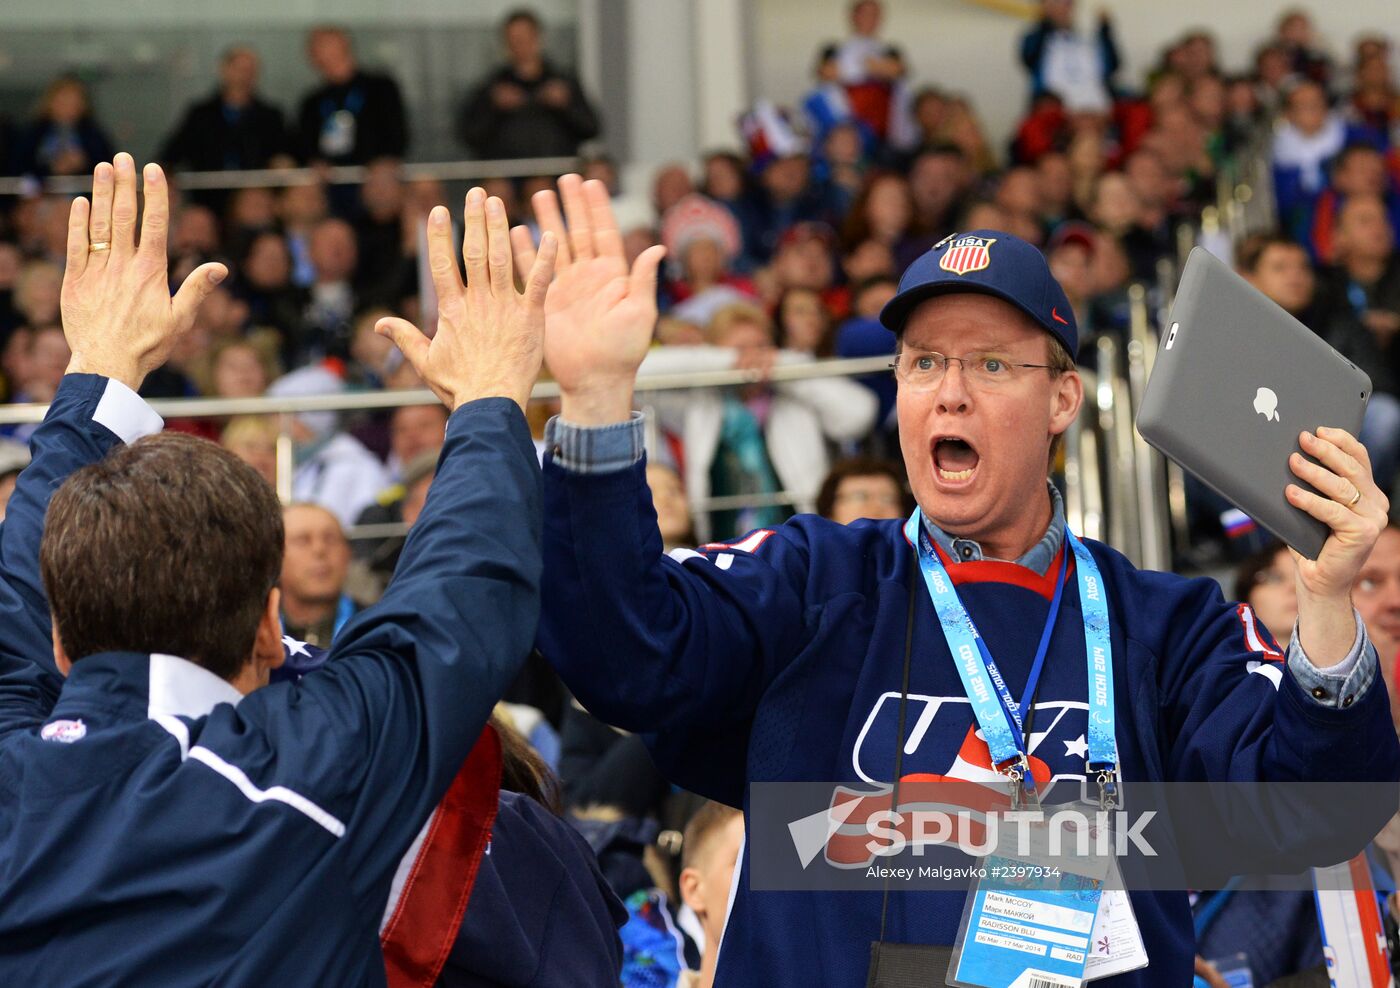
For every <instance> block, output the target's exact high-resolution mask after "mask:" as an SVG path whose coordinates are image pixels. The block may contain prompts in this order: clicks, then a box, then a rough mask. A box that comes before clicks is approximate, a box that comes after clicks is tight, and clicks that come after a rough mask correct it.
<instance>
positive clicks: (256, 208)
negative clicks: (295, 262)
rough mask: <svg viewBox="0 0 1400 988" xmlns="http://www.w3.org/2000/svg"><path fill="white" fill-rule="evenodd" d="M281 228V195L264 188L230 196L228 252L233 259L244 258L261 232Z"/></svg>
mask: <svg viewBox="0 0 1400 988" xmlns="http://www.w3.org/2000/svg"><path fill="white" fill-rule="evenodd" d="M276 228H277V194H276V193H275V192H273V190H272V189H269V188H265V187H262V186H250V187H248V188H243V189H235V190H233V191H232V192H230V193H229V196H228V204H227V206H226V208H225V211H224V230H225V233H224V250H225V253H227V254H228V255H229V256H230V257H242V256H243V254H245V253H246V252H247V250H248V246H249V245H250V244H251V243H252V242H253V238H254V237H256V236H257V235H258V234H260V233H272V232H275V231H276Z"/></svg>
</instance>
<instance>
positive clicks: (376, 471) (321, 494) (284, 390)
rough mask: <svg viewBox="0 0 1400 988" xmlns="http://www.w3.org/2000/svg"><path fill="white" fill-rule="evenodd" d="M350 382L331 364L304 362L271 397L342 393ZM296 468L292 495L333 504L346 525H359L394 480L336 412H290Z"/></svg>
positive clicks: (273, 388)
mask: <svg viewBox="0 0 1400 988" xmlns="http://www.w3.org/2000/svg"><path fill="white" fill-rule="evenodd" d="M344 390H345V382H344V381H342V380H341V379H340V378H339V377H337V376H336V375H335V374H334V373H332V372H331V371H329V370H327V369H326V368H325V367H321V366H313V367H304V368H302V369H300V370H296V371H293V372H292V373H290V374H287V375H285V376H283V377H282V378H280V379H278V380H277V381H275V382H273V384H272V386H271V387H270V388H268V391H267V394H268V397H270V398H300V397H308V396H311V395H331V394H339V393H341V392H342V391H344ZM288 419H289V422H290V425H289V427H288V432H289V433H290V434H291V437H292V442H293V444H294V447H293V448H294V453H295V461H296V464H297V466H296V470H295V472H294V473H293V474H292V498H293V500H296V501H309V502H312V503H314V504H319V505H321V506H322V507H324V508H326V509H328V510H329V511H330V512H331V513H332V514H334V515H335V516H336V518H337V519H339V520H340V523H341V524H342V525H347V526H348V525H353V524H354V522H355V519H356V518H357V517H359V514H360V512H361V511H363V510H364V509H365V508H366V507H367V506H368V505H369V504H370V503H372V502H373V501H374V498H375V495H377V494H378V493H379V492H380V491H381V490H383V489H384V488H385V487H387V486H388V483H389V479H388V473H387V472H386V471H385V469H384V466H383V464H381V463H380V462H379V460H378V459H376V458H375V456H374V454H373V453H371V452H370V451H369V450H367V449H365V447H364V446H363V445H362V444H361V443H360V442H359V441H358V440H357V439H355V438H354V437H352V436H350V435H347V434H346V433H344V432H340V431H338V430H337V428H336V415H335V413H334V412H302V413H300V414H296V415H291V416H288Z"/></svg>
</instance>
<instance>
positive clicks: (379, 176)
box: [354, 159, 418, 308]
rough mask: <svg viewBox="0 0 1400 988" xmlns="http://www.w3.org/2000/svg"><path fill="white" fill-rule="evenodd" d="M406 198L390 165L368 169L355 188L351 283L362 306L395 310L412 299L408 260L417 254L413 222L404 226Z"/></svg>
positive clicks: (413, 284) (382, 162) (414, 286)
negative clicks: (357, 200) (357, 206)
mask: <svg viewBox="0 0 1400 988" xmlns="http://www.w3.org/2000/svg"><path fill="white" fill-rule="evenodd" d="M406 205H407V196H406V193H405V189H404V185H403V181H402V180H401V179H400V178H399V165H398V162H396V161H390V160H387V159H385V160H380V161H376V162H373V163H372V164H370V165H369V166H368V174H366V175H365V180H364V183H363V184H362V185H361V186H360V211H359V214H358V216H357V217H356V221H355V240H356V244H357V248H358V249H357V254H358V260H357V264H356V269H355V277H354V284H355V290H356V296H357V301H358V303H359V304H362V305H383V306H386V307H388V308H395V307H397V306H398V304H399V301H400V300H401V299H403V298H405V297H407V296H409V295H416V294H417V290H418V286H417V270H416V265H415V264H414V263H412V261H411V260H410V257H414V258H416V256H417V253H418V235H417V226H416V224H409V223H405V222H404V217H405V207H406Z"/></svg>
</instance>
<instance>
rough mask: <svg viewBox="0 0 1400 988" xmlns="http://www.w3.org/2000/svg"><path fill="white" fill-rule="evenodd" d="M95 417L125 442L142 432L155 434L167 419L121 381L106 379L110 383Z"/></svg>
mask: <svg viewBox="0 0 1400 988" xmlns="http://www.w3.org/2000/svg"><path fill="white" fill-rule="evenodd" d="M92 420H93V421H94V422H96V423H97V424H98V425H100V426H103V427H104V428H106V429H109V430H111V432H112V433H113V434H114V435H115V436H116V437H117V438H118V439H120V440H121V441H122V442H124V443H134V442H135V441H136V440H138V439H140V438H141V437H142V436H153V435H155V434H156V433H157V432H159V431H160V430H161V429H164V428H165V420H164V419H163V418H161V417H160V416H159V415H157V414H156V412H155V409H153V408H152V407H151V406H150V405H148V404H146V402H145V401H144V400H143V399H142V398H141V396H140V395H138V394H137V393H136V392H135V391H132V390H131V389H130V388H128V387H127V386H126V385H125V384H123V383H122V382H121V381H117V380H113V379H112V378H108V379H107V387H106V389H105V390H104V391H103V392H102V397H101V399H99V400H98V402H97V409H96V411H94V412H93V413H92Z"/></svg>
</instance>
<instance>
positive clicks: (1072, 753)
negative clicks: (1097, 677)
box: [826, 692, 1090, 868]
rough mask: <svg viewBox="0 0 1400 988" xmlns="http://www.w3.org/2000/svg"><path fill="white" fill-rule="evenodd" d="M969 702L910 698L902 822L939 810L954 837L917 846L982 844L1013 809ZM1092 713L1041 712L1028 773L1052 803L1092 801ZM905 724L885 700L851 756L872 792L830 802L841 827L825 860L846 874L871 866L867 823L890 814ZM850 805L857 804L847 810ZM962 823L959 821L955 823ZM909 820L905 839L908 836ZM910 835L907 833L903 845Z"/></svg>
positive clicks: (1054, 708) (842, 792)
mask: <svg viewBox="0 0 1400 988" xmlns="http://www.w3.org/2000/svg"><path fill="white" fill-rule="evenodd" d="M970 707H971V705H970V704H969V703H968V700H967V698H966V697H963V696H927V695H921V694H916V693H911V694H909V706H908V712H907V714H906V717H905V720H906V726H905V731H906V737H905V740H904V757H903V760H902V764H901V775H900V790H899V806H898V807H896V809H897V810H898V811H899V812H900V813H904V814H908V813H910V812H912V811H916V810H923V811H942V812H945V813H947V814H949V816H950V817H953V818H954V819H953V829H952V830H951V831H949V832H948V833H947V834H946V835H944V836H943V837H942V838H941V839H936V840H929V841H919V840H912V841H911V843H938V844H956V843H959V842H968V843H971V844H979V843H981V842H982V841H983V839H984V837H985V829H984V825H983V822H982V821H983V820H984V819H985V817H986V815H987V814H988V813H994V812H997V811H1004V810H1007V809H1010V808H1011V799H1010V791H1009V788H1008V786H1007V784H1006V779H1005V777H1003V776H1002V775H1001V774H1000V773H999V772H997V771H996V769H994V768H993V767H992V759H991V753H990V751H988V749H987V742H986V741H985V740H983V738H982V734H981V732H980V731H979V730H978V729H977V725H976V723H969V722H970V721H971V720H972V713H971V709H970ZM1088 710H1089V705H1088V704H1087V703H1085V702H1083V701H1076V700H1047V701H1044V702H1041V703H1037V704H1035V716H1034V721H1033V726H1032V733H1031V735H1030V739H1029V743H1028V745H1027V754H1028V756H1029V759H1030V765H1031V773H1032V774H1033V775H1034V776H1035V780H1036V788H1037V790H1038V791H1039V792H1040V794H1041V798H1042V799H1043V800H1044V802H1045V803H1046V804H1057V803H1069V802H1074V801H1079V800H1085V799H1088V798H1089V796H1090V793H1089V786H1088V779H1087V778H1086V777H1085V775H1084V757H1085V754H1086V753H1087V751H1088V742H1087V740H1086V732H1087V727H1088ZM898 723H899V694H898V693H894V692H889V693H884V694H882V695H881V696H880V698H879V699H878V700H876V702H875V706H874V707H873V709H872V710H871V711H870V714H869V716H868V717H867V718H866V721H865V725H864V726H863V727H862V729H861V731H860V734H859V735H858V736H857V738H856V742H855V747H854V750H853V751H852V754H851V762H852V768H853V769H854V770H855V774H856V776H857V777H858V778H859V779H861V781H863V782H865V783H866V784H868V785H869V786H871V787H872V788H871V789H870V790H865V791H861V790H857V789H852V788H847V787H840V788H838V789H837V790H836V792H835V793H834V794H833V796H832V811H833V812H832V814H831V816H832V819H833V820H835V819H841V820H842V821H843V823H842V824H841V826H839V827H836V828H834V831H833V832H832V834H831V836H830V838H829V839H828V841H827V846H826V859H827V861H828V862H829V863H830V864H832V865H835V866H836V867H840V868H864V867H867V866H868V865H869V864H870V863H871V862H872V861H874V859H875V855H874V854H873V853H872V852H871V850H870V846H869V844H870V836H871V835H870V830H869V829H868V822H867V821H868V820H869V818H870V816H871V815H872V814H874V813H879V812H882V811H885V810H888V809H889V808H890V798H891V787H890V784H889V781H888V780H889V778H890V773H891V771H892V769H893V767H894V755H895V752H894V743H895V741H894V739H895V734H896V732H897V730H898ZM852 801H856V802H858V804H859V805H857V806H855V807H849V806H847V805H846V804H849V803H851V802H852ZM959 813H963V814H964V816H963V817H962V818H961V819H959V818H958V814H959ZM908 828H909V823H908V822H907V821H906V823H905V825H904V826H903V827H902V828H901V830H906V831H907V830H908ZM911 836H912V835H909V834H906V837H911Z"/></svg>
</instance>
